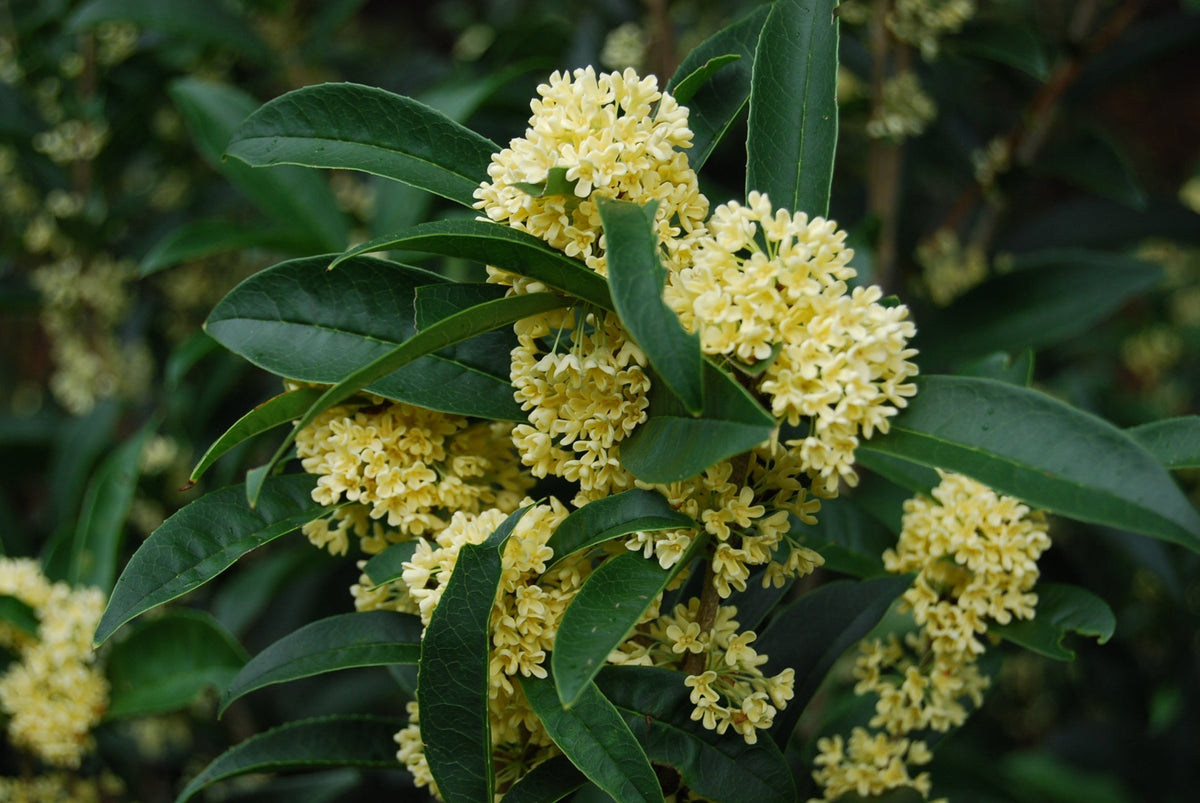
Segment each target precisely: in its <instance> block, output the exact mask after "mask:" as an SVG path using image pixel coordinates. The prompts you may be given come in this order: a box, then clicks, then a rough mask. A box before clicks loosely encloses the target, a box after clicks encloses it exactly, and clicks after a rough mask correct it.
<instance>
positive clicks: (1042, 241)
mask: <svg viewBox="0 0 1200 803" xmlns="http://www.w3.org/2000/svg"><path fill="white" fill-rule="evenodd" d="M1147 237H1163V238H1166V239H1172V240H1178V241H1179V242H1181V243H1192V244H1198V243H1200V226H1197V225H1196V213H1195V212H1193V211H1192V210H1191V209H1188V208H1187V207H1185V206H1184V205H1183V204H1181V203H1179V201H1178V200H1176V199H1175V198H1169V197H1168V198H1164V197H1161V196H1155V197H1152V198H1150V200H1149V201H1148V202H1147V204H1146V208H1145V210H1143V211H1142V213H1141V214H1138V215H1131V214H1129V207H1127V206H1125V205H1124V204H1119V203H1117V202H1116V201H1109V200H1107V199H1105V198H1090V197H1089V198H1079V199H1076V200H1073V201H1069V202H1065V203H1061V204H1057V205H1055V206H1051V207H1049V208H1047V209H1044V210H1040V211H1039V213H1038V214H1036V215H1031V216H1029V219H1028V220H1026V221H1025V222H1024V223H1023V224H1022V225H1020V226H1014V227H1013V228H1012V229H1011V230H1010V231H1008V232H1005V236H1003V238H1001V239H1000V240H999V242H998V243H997V247H998V248H1001V249H1004V250H1007V251H1012V252H1021V251H1031V250H1034V249H1043V248H1081V247H1082V248H1115V247H1121V246H1128V245H1136V244H1137V243H1140V242H1142V241H1143V240H1145V239H1146V238H1147Z"/></svg>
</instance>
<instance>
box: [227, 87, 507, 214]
mask: <svg viewBox="0 0 1200 803" xmlns="http://www.w3.org/2000/svg"><path fill="white" fill-rule="evenodd" d="M499 150H500V147H499V146H498V145H496V144H495V143H494V142H492V141H491V140H489V139H487V138H486V137H482V136H480V135H479V134H476V133H475V132H474V131H471V130H470V129H469V128H465V127H464V126H462V125H459V124H458V123H456V122H454V121H453V120H451V119H450V118H449V117H447V116H446V115H444V114H442V113H441V112H438V111H434V110H433V109H432V108H430V107H429V106H426V105H425V104H424V103H420V102H419V101H416V100H413V99H412V98H407V97H404V96H403V95H396V94H393V93H391V92H388V91H386V90H383V89H377V88H375V87H369V86H361V85H359V84H319V85H316V86H308V87H304V88H302V89H296V90H293V91H292V92H288V93H287V94H286V95H282V96H280V97H278V98H276V99H275V100H272V101H271V102H270V103H267V104H266V105H265V106H263V107H262V108H261V109H259V110H258V111H256V112H254V114H252V115H250V117H249V118H247V119H246V121H245V122H244V123H243V124H242V125H241V127H240V128H238V130H237V131H236V132H235V133H234V135H233V138H232V139H231V141H230V143H229V149H228V152H229V154H230V155H231V156H236V157H237V158H239V159H242V160H244V161H246V162H248V163H249V164H251V165H255V166H263V165H278V164H293V165H305V166H308V167H330V168H342V169H346V170H362V171H363V172H366V173H373V174H375V175H378V176H385V177H387V178H394V179H396V180H397V181H402V182H404V183H405V184H410V185H412V186H414V187H420V188H421V189H424V190H428V191H429V192H432V193H434V194H436V195H441V196H442V197H444V198H448V199H450V200H451V201H457V202H458V203H460V204H462V205H464V206H467V207H471V206H473V205H474V203H475V196H474V193H475V190H476V189H477V188H478V187H479V184H480V182H481V181H483V180H484V179H486V178H487V168H488V165H489V164H490V163H491V160H492V154H493V153H497V152H499Z"/></svg>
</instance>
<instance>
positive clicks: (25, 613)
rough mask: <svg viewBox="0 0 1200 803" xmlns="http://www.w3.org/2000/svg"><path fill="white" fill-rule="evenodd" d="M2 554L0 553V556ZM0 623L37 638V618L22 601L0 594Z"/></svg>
mask: <svg viewBox="0 0 1200 803" xmlns="http://www.w3.org/2000/svg"><path fill="white" fill-rule="evenodd" d="M2 554H4V553H3V552H0V555H2ZM0 622H3V623H5V624H8V625H11V626H12V627H15V628H16V629H17V630H20V631H21V632H22V633H25V634H26V635H29V636H35V637H36V636H37V632H38V624H39V620H38V616H37V612H36V611H34V609H33V608H31V607H30V606H29V605H27V604H26V603H25V602H24V601H22V600H20V599H17V598H16V597H11V596H9V595H7V594H0Z"/></svg>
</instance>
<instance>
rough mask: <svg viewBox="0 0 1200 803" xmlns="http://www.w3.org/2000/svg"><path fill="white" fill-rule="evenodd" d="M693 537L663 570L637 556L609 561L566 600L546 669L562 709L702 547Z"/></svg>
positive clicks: (698, 537)
mask: <svg viewBox="0 0 1200 803" xmlns="http://www.w3.org/2000/svg"><path fill="white" fill-rule="evenodd" d="M704 541H705V539H704V537H703V534H697V535H695V536H693V540H692V544H691V546H689V547H688V550H687V552H686V553H684V555H683V557H682V558H680V559H679V561H678V562H676V563H675V565H674V566H672V567H670V568H669V569H664V568H663V567H662V566H660V565H659V563H658V561H657V560H654V559H652V558H645V557H643V556H642V553H640V552H622V553H621V554H619V555H617V556H616V557H613V558H609V559H608V560H606V561H604V562H603V563H601V564H600V566H599V567H598V568H597V569H596V570H595V571H593V572H592V573H591V575H589V576H588V578H587V580H585V581H584V583H583V587H582V588H580V589H579V593H578V594H576V595H575V598H574V599H572V600H571V602H570V604H569V605H568V606H567V609H566V611H564V612H563V617H562V621H561V622H560V623H559V625H558V634H557V635H556V636H555V638H554V645H555V646H554V651H553V652H552V653H550V666H551V668H552V674H553V675H554V683H555V685H556V686H557V688H558V697H559V699H560V700H562V702H563V705H565V706H567V707H570V706H573V705H575V704H576V703H577V702H578V701H579V699H580V695H582V694H584V693H585V691H586V690H587V688H588V686H589V684H590V683H591V682H592V680H593V679H594V678H595V677H596V673H597V672H599V671H600V668H601V667H603V666H604V664H605V662H606V661H607V660H608V656H609V653H611V652H612V651H613V650H614V649H616V648H617V646H618V645H619V644H620V643H621V642H622V641H624V640H625V639H626V638H628V637H629V634H630V633H632V632H633V629H634V627H636V626H637V623H638V622H639V621H641V618H642V616H643V614H645V613H646V609H647V608H649V607H650V606H651V605H652V604H653V603H654V600H655V599H657V598H658V595H659V594H661V593H662V592H663V589H665V588H666V587H667V584H668V583H670V582H671V578H673V577H674V576H675V575H676V574H678V573H679V572H680V570H682V569H683V568H684V567H685V566H687V565H688V564H689V563H690V562H691V560H692V557H693V556H694V555H695V554H696V552H697V550H698V549H699V548H700V547H701V546H702V545H703V544H704Z"/></svg>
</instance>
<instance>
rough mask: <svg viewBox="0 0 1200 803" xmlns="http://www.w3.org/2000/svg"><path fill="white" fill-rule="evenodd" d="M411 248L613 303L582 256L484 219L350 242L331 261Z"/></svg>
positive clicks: (430, 225) (439, 222)
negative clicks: (572, 255) (355, 243)
mask: <svg viewBox="0 0 1200 803" xmlns="http://www.w3.org/2000/svg"><path fill="white" fill-rule="evenodd" d="M395 249H407V250H411V251H427V252H429V253H432V254H443V255H445V256H451V257H458V258H460V259H470V260H474V261H475V262H480V263H482V264H485V265H491V266H493V267H496V268H500V269H502V270H506V271H510V272H512V273H517V274H520V275H521V276H528V277H529V278H531V279H537V280H538V281H540V282H542V283H543V284H546V285H548V286H550V287H553V288H554V289H556V290H561V291H562V292H564V293H569V294H571V295H573V296H575V297H576V298H578V299H580V300H581V301H585V302H587V303H589V304H594V305H596V306H597V307H601V308H602V309H608V310H611V309H613V308H614V307H613V302H612V298H611V297H610V296H609V293H608V285H607V283H605V281H604V278H603V277H602V276H600V274H598V273H596V272H594V271H592V270H590V269H589V268H588V267H587V266H586V265H584V264H583V263H582V262H578V261H576V260H574V259H571V258H570V257H568V256H566V255H565V254H563V253H562V252H561V251H557V250H555V249H553V248H551V247H550V246H548V245H546V243H545V242H543V241H542V240H539V239H538V238H537V237H534V236H533V235H532V234H527V233H525V232H523V231H518V230H517V229H514V228H511V227H509V226H502V225H500V224H499V223H492V222H489V221H485V220H435V221H433V222H431V223H424V224H422V225H420V226H414V227H413V228H411V229H409V230H408V231H402V232H399V233H397V234H387V235H384V236H383V237H376V238H375V239H374V240H371V241H370V242H366V243H363V244H362V245H359V246H356V247H354V248H351V249H350V250H349V251H347V252H346V253H344V254H342V255H341V256H339V257H338V258H337V259H335V260H334V261H333V264H332V265H330V267H331V268H336V267H338V266H339V265H341V264H342V263H343V262H344V261H345V260H348V259H352V258H354V257H356V256H359V255H361V254H369V253H373V252H375V251H391V250H395Z"/></svg>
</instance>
